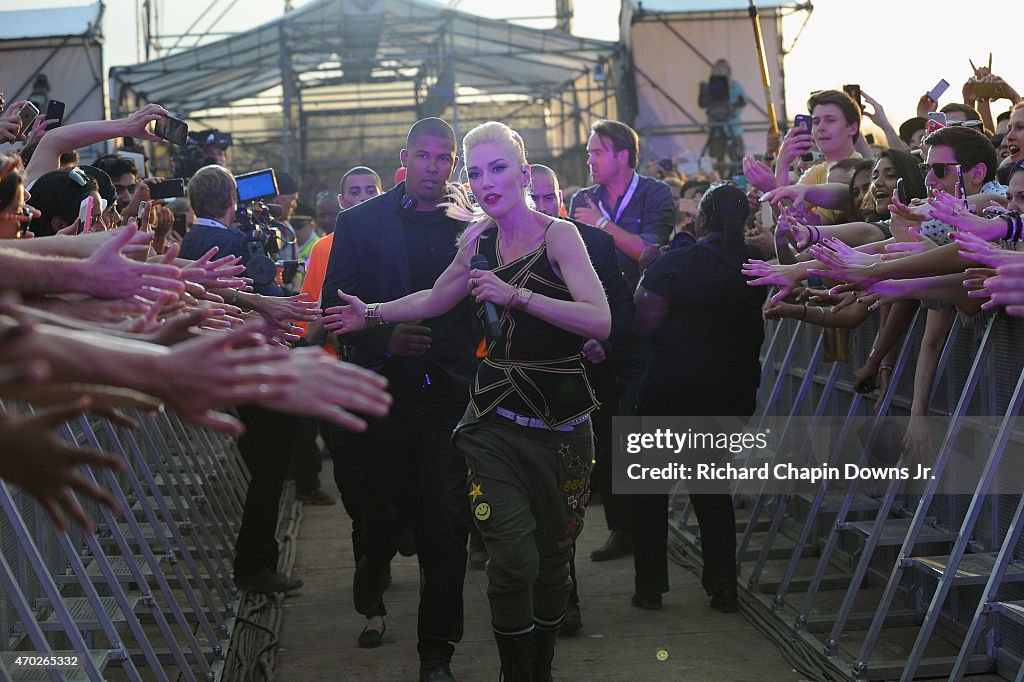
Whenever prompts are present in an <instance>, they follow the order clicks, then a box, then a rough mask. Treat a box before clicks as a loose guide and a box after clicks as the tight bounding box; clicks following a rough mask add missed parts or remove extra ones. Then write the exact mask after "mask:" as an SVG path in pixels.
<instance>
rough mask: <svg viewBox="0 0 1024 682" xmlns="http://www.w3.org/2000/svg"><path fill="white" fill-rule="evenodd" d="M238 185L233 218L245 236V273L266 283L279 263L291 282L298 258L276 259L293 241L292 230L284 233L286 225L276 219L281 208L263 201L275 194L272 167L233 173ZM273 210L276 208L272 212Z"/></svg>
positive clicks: (284, 279) (259, 282) (275, 179)
mask: <svg viewBox="0 0 1024 682" xmlns="http://www.w3.org/2000/svg"><path fill="white" fill-rule="evenodd" d="M235 184H236V185H237V187H238V209H237V211H236V214H235V218H236V219H237V221H238V225H239V227H240V228H241V230H242V232H244V233H245V235H246V240H245V248H246V250H247V251H248V252H249V261H248V263H247V264H246V268H245V275H246V277H249V278H251V279H252V280H253V284H255V285H257V286H266V285H268V284H270V283H271V282H273V281H274V279H275V277H276V276H277V267H278V266H281V268H282V274H281V279H282V281H284V282H290V281H292V279H294V278H295V274H296V273H297V272H298V269H299V265H300V263H299V261H297V260H278V259H277V256H278V254H279V253H280V252H281V249H282V248H284V247H285V246H286V245H291V244H294V243H295V233H294V232H292V234H291V235H285V234H284V232H285V231H289V230H288V226H287V225H285V224H284V223H279V222H277V221H276V220H275V219H276V218H279V217H280V216H281V212H280V210H281V207H280V206H277V205H276V204H268V203H266V200H267V199H273V198H274V197H276V196H277V193H278V190H277V177H276V176H275V175H274V169H273V168H266V169H263V170H258V171H252V172H251V173H243V174H242V175H236V176H235ZM274 209H277V211H275V210H274Z"/></svg>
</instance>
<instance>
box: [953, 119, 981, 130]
mask: <svg viewBox="0 0 1024 682" xmlns="http://www.w3.org/2000/svg"><path fill="white" fill-rule="evenodd" d="M983 125H985V124H984V123H983V122H981V121H949V122H947V123H946V126H947V127H949V126H960V127H961V128H980V127H981V126H983Z"/></svg>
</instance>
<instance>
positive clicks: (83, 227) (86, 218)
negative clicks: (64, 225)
mask: <svg viewBox="0 0 1024 682" xmlns="http://www.w3.org/2000/svg"><path fill="white" fill-rule="evenodd" d="M95 205H96V198H95V197H94V196H93V195H91V194H90V195H89V196H87V197H86V198H84V199H82V203H81V204H79V205H78V234H86V233H87V232H88V231H89V229H90V228H92V209H93V208H94V207H95Z"/></svg>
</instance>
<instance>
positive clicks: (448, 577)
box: [353, 380, 469, 659]
mask: <svg viewBox="0 0 1024 682" xmlns="http://www.w3.org/2000/svg"><path fill="white" fill-rule="evenodd" d="M391 392H392V395H393V397H394V403H393V404H392V406H391V412H390V414H389V415H388V416H387V417H385V418H384V419H380V420H377V421H374V422H372V423H371V425H370V429H369V432H368V433H367V440H366V447H367V451H366V456H365V458H364V459H363V461H364V462H365V463H367V465H368V475H367V485H366V490H367V496H366V513H365V514H364V516H363V529H362V531H363V532H362V542H361V545H362V551H363V558H362V560H361V562H360V563H361V566H360V571H358V572H357V574H358V573H362V574H363V575H364V576H367V577H369V578H370V579H367V580H363V581H358V580H357V581H356V583H355V584H354V585H353V592H354V594H353V599H354V601H355V603H356V608H357V610H358V611H359V612H360V613H362V614H363V615H366V616H371V615H377V614H383V613H384V608H383V586H384V581H383V580H382V579H380V578H379V574H380V573H381V572H382V571H384V570H385V568H386V566H387V562H388V561H390V559H391V558H392V557H394V555H395V553H396V552H397V551H398V538H399V536H400V535H401V534H402V532H403V531H404V530H405V528H406V527H408V526H409V525H410V524H411V525H412V529H413V537H414V538H415V540H416V551H417V555H418V558H419V564H420V573H421V578H422V580H421V589H420V606H419V617H418V622H417V634H418V638H419V644H418V649H419V653H420V657H421V658H423V659H427V658H449V659H450V658H451V655H452V653H453V652H454V650H455V647H454V646H453V643H455V642H458V641H460V640H461V639H462V619H463V604H462V586H463V582H464V580H465V577H466V540H467V538H468V534H469V511H468V509H467V505H466V502H467V500H468V498H467V496H466V495H467V487H466V462H465V460H464V459H463V457H462V455H460V454H459V453H458V452H456V451H455V449H454V448H453V447H452V445H451V436H452V431H453V430H454V428H455V425H456V424H457V423H458V421H459V418H460V417H461V416H462V413H463V412H464V411H465V409H466V404H467V403H468V402H469V392H468V387H466V386H461V385H457V384H452V383H451V382H449V381H440V380H437V381H435V382H434V383H433V384H432V385H430V386H425V387H422V388H404V387H400V386H393V387H392V389H391Z"/></svg>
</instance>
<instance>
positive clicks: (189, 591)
mask: <svg viewBox="0 0 1024 682" xmlns="http://www.w3.org/2000/svg"><path fill="white" fill-rule="evenodd" d="M0 407H3V405H2V403H0ZM18 407H19V411H23V412H28V411H30V408H28V407H26V406H18ZM130 416H131V417H132V418H133V419H134V420H135V421H136V422H137V426H136V427H135V428H125V427H122V426H118V425H115V424H113V423H111V422H110V421H109V420H107V419H105V418H98V417H95V416H91V415H86V416H82V417H80V418H78V419H76V420H73V421H72V422H68V423H66V424H64V426H63V427H62V428H61V429H60V436H61V437H62V438H63V439H65V440H66V441H67V442H68V443H71V444H75V445H78V446H81V447H87V448H94V449H99V450H105V451H107V452H110V453H112V454H115V455H117V456H118V457H120V458H123V459H124V460H125V461H126V463H127V464H128V466H127V467H126V468H125V469H124V470H123V471H120V472H117V471H113V470H110V469H106V468H102V469H101V468H93V467H90V466H86V465H83V466H82V467H80V472H81V474H82V476H83V477H84V478H85V479H86V480H87V481H90V482H93V483H95V484H97V485H99V486H101V487H103V488H105V489H107V490H108V491H110V493H111V494H112V495H113V497H114V498H115V499H116V500H117V501H118V503H119V504H120V505H121V508H122V514H121V515H119V516H115V515H114V514H113V513H111V512H110V510H108V509H106V508H105V507H102V506H100V505H97V504H93V503H91V502H90V501H89V500H86V499H85V498H83V497H81V496H79V497H77V502H78V503H79V504H81V506H82V507H83V509H84V510H85V512H86V514H88V515H89V516H90V517H91V518H92V519H94V520H95V521H96V522H97V532H96V534H95V535H88V534H85V533H83V532H82V530H81V529H80V528H78V527H72V528H71V530H69V532H67V533H60V532H57V531H56V529H55V528H54V526H53V525H52V524H51V523H50V522H49V521H48V520H47V518H46V515H45V513H44V512H43V511H42V509H41V507H40V506H39V504H38V503H37V502H36V500H35V499H34V498H32V497H31V496H30V495H28V494H27V493H25V492H24V491H22V490H19V489H18V488H16V487H14V486H11V485H8V484H6V483H4V482H2V481H0V526H2V528H0V634H2V635H3V636H2V639H0V679H13V680H18V679H47V678H48V679H51V680H64V679H88V680H94V681H96V682H99V681H101V680H106V679H110V678H111V675H112V673H113V672H114V670H115V669H116V670H117V673H116V675H115V676H116V677H123V678H125V679H128V680H142V679H147V680H150V679H156V680H169V679H172V678H173V679H181V680H215V679H219V678H220V674H221V672H222V670H223V666H224V657H225V653H226V648H227V645H228V642H229V641H230V637H231V631H232V628H233V625H234V619H235V612H236V609H237V607H238V603H239V595H238V593H237V591H236V589H235V587H234V584H233V581H232V578H231V560H232V556H233V551H234V538H235V536H236V534H237V531H238V526H239V523H240V521H241V513H242V505H243V502H244V498H245V493H246V488H247V485H248V472H247V471H246V469H245V465H244V463H243V462H242V459H241V457H240V455H239V454H238V450H237V447H236V444H235V441H234V440H233V439H231V438H229V437H226V436H223V435H221V434H216V433H213V432H210V431H207V430H201V429H197V428H194V427H191V426H188V425H185V424H184V423H183V422H182V421H181V420H180V419H178V417H177V416H176V415H174V414H171V413H167V412H160V413H158V414H156V415H150V414H146V413H141V412H139V413H135V414H131V415H130ZM143 670H145V672H143ZM40 675H42V677H41V676H40Z"/></svg>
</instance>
